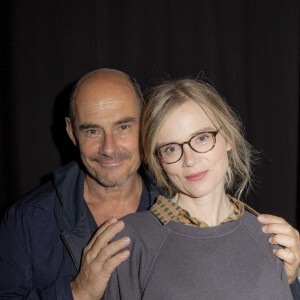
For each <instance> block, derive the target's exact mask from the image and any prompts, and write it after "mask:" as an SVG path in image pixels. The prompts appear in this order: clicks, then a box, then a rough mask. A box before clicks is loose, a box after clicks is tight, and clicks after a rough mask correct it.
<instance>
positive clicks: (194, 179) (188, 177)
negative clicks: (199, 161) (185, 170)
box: [185, 170, 208, 181]
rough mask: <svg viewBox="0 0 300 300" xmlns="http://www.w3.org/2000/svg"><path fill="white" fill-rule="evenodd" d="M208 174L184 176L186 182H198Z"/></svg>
mask: <svg viewBox="0 0 300 300" xmlns="http://www.w3.org/2000/svg"><path fill="white" fill-rule="evenodd" d="M207 173H208V170H206V171H202V172H199V173H195V174H191V175H188V176H186V177H185V178H186V179H187V180H191V181H199V180H202V179H203V178H204V177H205V176H206V175H207Z"/></svg>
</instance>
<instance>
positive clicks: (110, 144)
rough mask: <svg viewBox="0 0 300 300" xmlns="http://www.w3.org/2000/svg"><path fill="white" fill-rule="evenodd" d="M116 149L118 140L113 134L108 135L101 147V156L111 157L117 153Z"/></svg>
mask: <svg viewBox="0 0 300 300" xmlns="http://www.w3.org/2000/svg"><path fill="white" fill-rule="evenodd" d="M116 149H117V144H116V138H115V137H114V136H113V135H112V134H106V135H105V137H104V139H103V141H102V144H101V146H100V147H99V154H104V155H107V156H110V155H112V154H113V153H115V152H116Z"/></svg>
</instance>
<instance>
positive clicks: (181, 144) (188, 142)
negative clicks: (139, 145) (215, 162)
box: [154, 128, 221, 165]
mask: <svg viewBox="0 0 300 300" xmlns="http://www.w3.org/2000/svg"><path fill="white" fill-rule="evenodd" d="M220 130H221V128H219V129H218V130H216V131H201V132H198V133H196V134H194V135H193V136H192V137H191V138H190V139H189V140H188V141H186V142H182V143H168V144H165V145H162V146H160V147H159V148H158V149H157V150H155V151H154V155H156V156H158V158H159V159H160V161H162V162H164V163H165V164H168V165H170V164H175V163H176V162H178V161H179V160H181V158H182V156H183V145H189V146H190V148H191V149H192V150H193V151H195V152H197V153H207V152H209V151H211V150H212V149H213V148H214V147H215V145H216V136H217V134H218V133H219V132H220ZM202 133H210V134H213V145H212V146H211V148H210V149H209V150H207V151H204V152H202V151H197V150H195V149H194V148H193V147H192V145H191V140H192V139H193V138H194V137H195V136H197V135H199V134H202ZM173 144H176V145H179V146H180V147H181V155H180V157H179V158H178V159H177V160H176V161H174V162H165V161H164V160H163V159H162V158H161V156H160V152H159V149H160V148H162V147H165V146H168V145H173Z"/></svg>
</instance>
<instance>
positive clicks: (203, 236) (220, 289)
mask: <svg viewBox="0 0 300 300" xmlns="http://www.w3.org/2000/svg"><path fill="white" fill-rule="evenodd" d="M124 221H125V224H126V226H125V229H124V230H123V232H121V233H120V234H119V235H118V236H117V237H116V239H118V238H120V237H123V236H129V237H130V238H131V244H130V246H129V247H128V248H129V250H130V252H131V256H130V258H129V259H128V260H127V261H125V262H123V263H122V264H121V265H120V266H119V267H118V268H117V269H116V271H114V272H113V274H112V276H111V279H110V282H109V285H108V288H107V290H106V293H105V295H104V297H103V299H125V300H135V299H144V300H148V299H151V300H158V299H164V300H168V299H172V300H175V299H181V300H182V299H208V300H214V299H216V300H217V299H218V300H225V299H231V300H232V299H239V300H241V299H247V300H249V299H255V300H258V299H271V300H277V299H278V300H288V299H293V298H292V294H291V291H290V288H289V285H288V281H287V276H286V273H285V270H284V268H283V263H282V261H280V260H279V259H278V258H276V256H275V255H274V254H273V253H272V249H273V246H272V245H271V244H270V243H269V242H268V239H269V237H270V235H266V234H265V233H263V232H262V230H261V227H262V225H261V224H260V223H259V222H258V221H257V220H256V217H255V216H254V215H251V214H250V213H249V212H247V211H245V213H244V215H243V216H242V217H241V218H240V219H239V220H237V221H234V222H229V223H225V224H223V225H221V226H216V227H209V228H201V229H200V228H196V227H191V226H187V225H184V224H180V223H177V222H174V221H171V222H169V223H168V224H166V225H162V224H161V223H160V221H159V220H158V219H157V218H156V217H155V216H154V214H152V213H151V212H149V211H146V212H142V213H136V214H132V215H128V216H126V217H125V218H124Z"/></svg>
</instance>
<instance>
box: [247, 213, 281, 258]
mask: <svg viewBox="0 0 300 300" xmlns="http://www.w3.org/2000/svg"><path fill="white" fill-rule="evenodd" d="M243 224H244V226H245V227H246V228H247V230H248V232H249V234H250V235H251V236H252V238H253V239H254V240H255V241H256V242H257V243H258V244H259V245H260V246H261V247H263V248H264V249H265V250H266V251H267V252H268V253H269V254H270V255H271V257H272V258H273V256H274V255H273V249H278V248H279V246H278V245H273V244H271V243H270V242H269V239H270V237H272V236H273V234H269V233H264V232H263V230H262V227H263V226H264V224H262V223H260V222H258V220H257V215H256V214H253V213H252V212H249V211H247V210H245V212H244V216H243Z"/></svg>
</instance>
